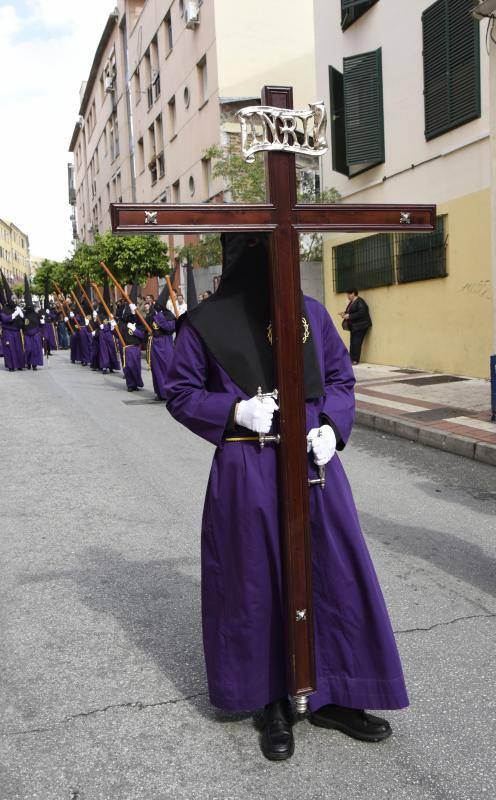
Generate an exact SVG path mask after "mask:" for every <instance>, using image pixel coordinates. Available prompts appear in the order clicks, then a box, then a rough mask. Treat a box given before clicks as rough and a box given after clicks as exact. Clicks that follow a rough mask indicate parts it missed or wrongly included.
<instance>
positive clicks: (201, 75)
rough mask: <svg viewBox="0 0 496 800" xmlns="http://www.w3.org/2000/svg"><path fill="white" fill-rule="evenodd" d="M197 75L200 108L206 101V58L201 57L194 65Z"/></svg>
mask: <svg viewBox="0 0 496 800" xmlns="http://www.w3.org/2000/svg"><path fill="white" fill-rule="evenodd" d="M196 71H197V75H198V96H199V98H200V103H199V105H200V107H201V106H202V105H203V104H204V103H206V102H207V100H208V82H207V57H206V56H203V58H202V60H201V61H199V62H198V64H197V65H196Z"/></svg>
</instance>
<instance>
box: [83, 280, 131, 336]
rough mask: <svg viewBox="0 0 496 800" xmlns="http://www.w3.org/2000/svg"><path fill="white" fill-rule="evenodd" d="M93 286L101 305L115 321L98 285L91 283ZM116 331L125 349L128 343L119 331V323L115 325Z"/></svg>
mask: <svg viewBox="0 0 496 800" xmlns="http://www.w3.org/2000/svg"><path fill="white" fill-rule="evenodd" d="M91 285H92V286H93V289H94V290H95V292H96V294H97V297H98V299H99V301H100V303H101V304H102V306H103V307H104V309H105V311H106V312H107V314H108V317H109V319H113V320H114V321H115V317H114V315H113V314H112V312H111V310H110V308H109V307H108V305H107V303H106V302H105V300H104V299H103V295H102V293H101V291H100V289H99V288H98V286H97V285H96V283H93V281H91ZM115 331H116V333H117V336H118V337H119V341H120V343H121V345H122V346H123V347H125V346H126V342H125V341H124V337H123V335H122V333H121V332H120V330H119V323H118V322H116V324H115Z"/></svg>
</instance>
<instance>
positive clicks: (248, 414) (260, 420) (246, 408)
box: [234, 397, 279, 433]
mask: <svg viewBox="0 0 496 800" xmlns="http://www.w3.org/2000/svg"><path fill="white" fill-rule="evenodd" d="M274 411H279V406H278V405H277V403H276V401H275V400H274V399H273V398H272V397H264V398H263V400H260V399H259V398H258V397H251V398H250V400H241V401H240V402H239V403H238V405H237V407H236V413H235V415H234V418H235V421H236V423H237V424H238V425H241V426H242V427H243V428H248V430H250V431H255V433H268V432H269V431H270V428H271V426H272V417H273V416H274Z"/></svg>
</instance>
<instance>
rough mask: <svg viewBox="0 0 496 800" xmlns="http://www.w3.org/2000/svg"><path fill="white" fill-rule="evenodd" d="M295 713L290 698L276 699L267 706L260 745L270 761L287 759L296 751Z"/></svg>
mask: <svg viewBox="0 0 496 800" xmlns="http://www.w3.org/2000/svg"><path fill="white" fill-rule="evenodd" d="M292 728H293V714H292V711H291V705H290V703H289V700H287V699H283V700H276V701H275V702H274V703H269V704H268V705H266V706H265V709H264V713H263V719H262V737H261V739H260V747H261V749H262V753H263V754H264V756H265V758H268V759H269V761H285V760H286V759H287V758H291V756H292V755H293V753H294V749H295V744H294V737H293V729H292Z"/></svg>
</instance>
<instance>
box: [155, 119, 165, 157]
mask: <svg viewBox="0 0 496 800" xmlns="http://www.w3.org/2000/svg"><path fill="white" fill-rule="evenodd" d="M155 149H156V151H157V153H161V152H162V150H163V149H164V131H163V125H162V114H159V115H158V117H157V119H156V120H155Z"/></svg>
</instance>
